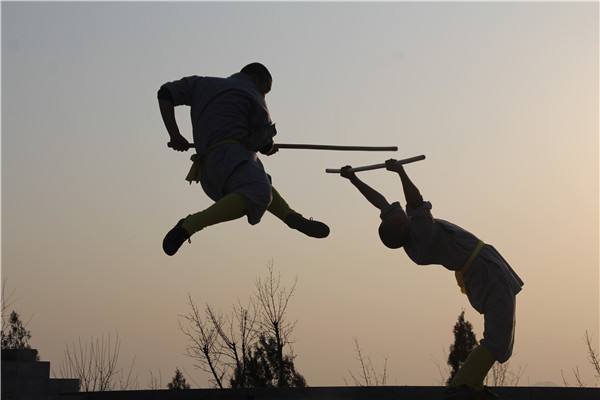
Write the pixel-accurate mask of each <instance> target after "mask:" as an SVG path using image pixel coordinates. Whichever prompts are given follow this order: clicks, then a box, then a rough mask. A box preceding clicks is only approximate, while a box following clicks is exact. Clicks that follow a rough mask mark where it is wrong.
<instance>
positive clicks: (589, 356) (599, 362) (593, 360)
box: [584, 330, 600, 383]
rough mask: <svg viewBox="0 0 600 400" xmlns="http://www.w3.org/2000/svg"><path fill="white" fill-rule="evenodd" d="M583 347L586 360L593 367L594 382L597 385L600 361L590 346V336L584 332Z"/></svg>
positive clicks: (599, 375) (599, 374) (599, 378)
mask: <svg viewBox="0 0 600 400" xmlns="http://www.w3.org/2000/svg"><path fill="white" fill-rule="evenodd" d="M584 340H585V345H586V347H587V352H588V354H587V359H588V361H589V363H590V364H592V366H593V367H594V373H595V375H596V380H597V382H598V383H600V360H599V356H598V351H597V350H596V349H594V346H593V345H592V335H590V334H589V333H588V331H587V330H586V331H585V339H584Z"/></svg>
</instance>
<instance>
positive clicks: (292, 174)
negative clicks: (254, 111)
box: [1, 1, 600, 388]
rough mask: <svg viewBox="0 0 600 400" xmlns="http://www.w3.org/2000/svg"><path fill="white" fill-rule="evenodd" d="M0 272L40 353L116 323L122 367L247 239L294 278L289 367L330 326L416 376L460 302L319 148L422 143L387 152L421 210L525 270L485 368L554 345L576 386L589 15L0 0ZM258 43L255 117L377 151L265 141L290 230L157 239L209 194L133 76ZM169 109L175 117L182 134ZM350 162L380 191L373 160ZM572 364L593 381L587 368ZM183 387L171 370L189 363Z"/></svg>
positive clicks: (594, 278) (594, 167)
mask: <svg viewBox="0 0 600 400" xmlns="http://www.w3.org/2000/svg"><path fill="white" fill-rule="evenodd" d="M1 6H2V279H5V280H6V282H7V288H8V289H10V290H15V297H14V298H15V300H16V301H15V303H14V306H13V308H16V309H17V310H18V311H20V312H21V314H22V317H23V319H24V320H27V321H29V324H28V328H29V329H30V330H31V332H32V334H33V338H32V339H31V345H32V346H33V347H35V348H37V349H38V350H39V352H40V356H41V359H42V360H44V361H50V362H51V363H52V367H53V370H54V371H55V372H56V370H57V367H58V364H59V363H60V362H61V361H62V360H63V358H64V351H65V345H66V344H67V343H73V342H75V341H77V340H78V338H79V337H81V338H82V340H84V341H86V340H88V339H89V338H91V337H99V336H100V335H102V334H103V333H104V334H105V335H106V334H108V333H111V334H113V335H114V332H116V331H118V334H119V338H120V340H121V343H122V344H121V352H120V359H121V360H122V364H123V365H124V366H128V365H129V363H130V362H131V360H132V359H133V357H134V356H135V365H134V368H135V373H136V374H137V376H138V381H139V385H140V387H141V388H144V387H145V386H146V381H147V380H148V377H149V371H153V373H154V374H155V375H156V374H157V373H158V372H159V371H160V373H161V374H162V377H163V384H165V385H166V383H167V382H168V381H169V380H170V378H171V377H172V376H173V375H174V371H175V368H176V367H179V368H180V369H184V370H185V374H186V377H187V378H188V381H189V380H190V379H193V380H194V381H195V382H197V384H198V385H201V386H204V387H205V385H206V375H204V374H203V373H201V372H200V371H198V370H195V369H194V367H193V361H192V360H190V359H189V358H187V357H186V356H185V355H184V352H185V347H186V344H187V340H186V338H185V337H184V335H183V334H182V333H181V332H180V330H179V327H178V320H179V317H178V316H179V315H181V314H186V313H187V312H188V311H189V307H188V304H187V301H188V294H189V295H190V296H191V297H192V298H193V299H194V300H195V301H196V302H197V303H198V304H200V305H202V304H205V303H210V304H211V305H212V306H213V307H214V308H217V309H221V310H222V311H224V312H229V311H230V309H231V306H232V305H233V304H234V303H235V302H236V301H237V299H240V300H241V301H242V302H245V301H246V300H247V299H248V298H249V297H250V296H251V294H252V293H253V292H254V281H255V279H256V278H257V277H261V276H264V274H265V273H266V271H267V267H266V266H267V264H268V263H269V262H271V261H272V262H273V264H274V267H275V269H276V271H279V272H280V273H281V275H282V280H283V282H284V283H286V284H288V285H289V284H291V283H292V282H293V280H294V279H295V278H296V277H297V279H298V283H297V287H296V293H295V296H294V297H293V299H292V303H291V306H290V309H289V312H288V317H289V318H290V319H292V320H297V327H296V329H295V331H294V336H295V338H296V342H295V344H294V351H295V353H296V355H297V358H296V367H297V369H298V371H299V372H300V373H301V374H303V375H304V376H305V378H306V380H307V383H308V384H309V385H310V386H333V385H344V378H346V379H348V378H349V372H348V371H349V370H352V371H354V372H356V371H357V370H358V367H359V365H358V362H357V361H356V360H355V354H354V338H355V337H356V338H357V339H358V341H359V343H360V345H361V347H362V350H363V352H364V353H365V354H367V355H370V356H371V359H372V361H373V363H374V366H375V367H376V368H381V367H382V366H383V360H384V358H387V359H388V366H387V374H388V383H389V384H392V385H438V384H441V378H440V376H439V373H438V365H441V366H442V367H443V366H444V365H445V362H446V360H445V359H446V356H447V353H448V347H449V346H450V344H451V343H452V340H453V336H452V327H453V325H454V323H455V322H456V320H457V317H458V315H459V314H460V312H461V310H462V309H465V310H466V318H467V319H468V320H469V321H470V322H471V323H473V325H474V328H475V333H476V335H477V338H478V339H479V338H481V336H482V330H483V317H482V316H480V315H479V314H477V312H475V311H474V310H473V309H472V308H471V307H470V305H469V303H468V301H467V298H466V296H464V295H461V293H460V292H459V290H458V288H457V286H456V283H455V282H454V276H453V274H452V273H451V272H449V271H447V270H445V269H444V268H443V267H441V266H427V267H418V266H416V265H414V264H412V263H411V261H410V260H409V259H408V257H407V256H406V254H405V253H404V251H402V250H395V251H394V250H389V249H387V248H385V247H384V246H383V245H382V244H381V243H380V242H379V239H378V237H377V231H376V230H377V226H378V212H377V210H376V209H375V208H373V207H372V206H370V205H369V204H368V203H367V202H366V201H365V200H364V199H363V198H362V196H361V195H360V194H359V193H358V192H357V191H356V190H355V189H354V188H353V187H352V186H351V185H350V184H349V183H348V182H347V181H345V180H344V179H342V178H340V177H339V176H336V175H332V174H326V173H325V169H326V168H339V167H341V166H343V165H346V164H352V165H356V166H358V165H364V164H373V163H380V162H383V161H384V160H385V159H387V158H390V157H395V158H404V157H410V156H414V155H418V154H425V155H426V156H427V159H426V160H425V161H421V162H418V163H415V164H412V165H410V166H409V167H407V171H408V173H409V175H410V176H411V177H412V178H413V180H414V182H415V183H416V184H417V186H418V187H419V188H420V190H421V192H422V193H423V195H424V197H425V198H426V199H427V200H430V201H431V202H432V203H433V207H434V208H433V213H434V216H437V217H439V218H443V219H447V220H449V221H452V222H454V223H457V224H458V225H461V226H462V227H464V228H465V229H467V230H470V231H472V232H473V233H475V234H476V235H477V236H479V237H480V238H481V239H483V240H484V241H486V242H487V243H491V244H493V245H494V246H495V247H496V248H497V249H498V250H499V251H500V252H501V253H502V254H503V255H504V257H505V258H506V259H507V260H508V261H509V262H510V264H511V265H512V266H513V268H514V269H515V270H516V271H517V272H518V274H519V275H520V276H521V278H522V279H523V280H524V281H525V286H524V288H523V291H522V292H521V293H520V294H519V295H518V297H517V304H518V307H517V331H516V342H515V349H514V356H513V358H512V359H511V361H510V362H511V369H513V370H515V371H516V370H517V369H518V368H524V369H525V372H524V374H523V376H522V378H521V380H520V382H519V383H520V384H521V385H533V384H536V383H538V382H548V381H551V382H555V383H557V384H561V385H562V378H561V370H563V371H564V373H565V376H566V377H567V379H568V380H569V381H570V382H571V383H572V384H575V379H574V378H573V375H572V372H571V371H572V368H574V367H576V366H578V367H579V371H580V373H581V375H582V377H583V378H584V380H586V381H587V383H588V384H589V385H591V384H593V383H594V382H595V381H594V376H593V372H592V369H591V366H589V364H588V363H587V361H586V348H585V343H584V341H583V337H584V334H585V331H586V330H587V331H588V332H589V333H590V334H592V335H593V338H594V341H595V344H596V349H598V348H599V347H600V346H598V337H599V329H598V328H599V296H598V293H599V273H598V271H599V251H598V250H599V249H598V247H599V246H598V243H599V236H598V225H599V213H598V211H599V210H598V209H599V197H598V186H599V185H598V178H599V176H598V165H599V164H598V153H599V146H598V134H599V128H598V127H599V118H598V110H599V101H598V92H599V80H598V70H599V63H598V59H599V57H598V54H599V50H598V49H599V46H598V42H599V40H598V19H599V12H598V11H599V9H598V3H597V2H586V3H578V4H573V3H559V2H552V3H518V2H509V3H487V2H484V3H474V2H464V3H444V2H435V3H421V2H414V3H409V2H384V3H319V2H307V3H302V2H300V3H285V2H284V3H280V2H267V3H256V2H250V3H223V2H183V3H158V2H128V3H119V2H106V3H90V2H64V3H52V2H4V1H3V2H2V4H1ZM253 61H260V62H262V63H264V64H265V65H266V66H267V67H268V68H269V69H270V71H271V73H272V75H273V77H274V83H273V90H272V92H271V93H270V94H269V95H268V96H267V102H268V104H269V108H270V111H271V115H272V118H273V120H274V121H275V122H276V123H277V128H278V132H279V134H278V136H277V139H278V140H279V141H280V142H284V143H285V142H287V143H321V144H348V145H374V146H391V145H397V146H399V148H400V150H399V151H398V152H396V153H348V152H319V151H300V150H281V151H280V152H279V153H277V154H276V155H274V156H272V157H262V160H263V163H264V164H265V167H266V169H267V170H268V172H269V173H270V174H271V175H272V177H273V182H274V185H275V186H276V187H277V188H278V190H279V191H280V192H281V193H282V195H283V196H284V197H285V198H286V199H287V200H288V202H289V203H290V204H291V206H292V207H293V208H295V209H296V210H297V211H299V212H301V213H303V214H304V215H305V216H307V217H314V218H315V219H319V220H322V221H325V222H327V223H328V224H329V226H330V227H331V235H330V236H329V237H328V238H327V239H324V240H316V239H311V238H307V237H305V236H303V235H302V234H300V233H298V232H296V231H292V230H290V229H289V228H287V227H286V226H285V225H284V224H282V223H281V222H280V221H279V220H277V219H276V218H274V217H273V216H272V215H265V217H264V219H263V221H262V222H261V223H260V224H258V225H256V226H250V225H248V224H247V222H246V221H245V219H241V220H237V221H234V222H230V223H226V224H221V225H218V226H215V227H212V228H209V229H206V230H204V231H202V232H200V233H199V234H197V235H195V236H194V237H193V238H192V243H191V245H190V244H188V243H186V244H184V246H183V247H182V249H181V250H180V251H179V253H178V254H177V255H176V256H174V257H168V256H166V255H165V254H164V253H163V251H162V248H161V242H162V238H163V236H164V235H165V234H166V232H167V231H168V230H169V229H170V228H171V227H172V226H173V225H174V224H175V223H176V222H177V221H178V220H179V219H180V218H182V217H183V216H185V215H187V214H189V213H192V212H196V211H199V210H201V209H203V208H206V207H207V206H208V205H210V204H211V201H210V200H209V199H208V198H207V197H206V196H205V195H204V193H203V192H202V189H201V188H200V186H199V185H192V186H190V185H188V183H187V182H185V181H184V177H185V174H186V173H187V170H188V167H189V164H190V163H189V156H190V155H191V154H182V153H176V152H174V151H171V150H169V149H168V148H167V147H166V143H167V140H168V136H167V133H166V131H165V129H164V126H163V123H162V120H161V118H160V114H159V111H158V105H157V101H156V92H157V90H158V88H159V87H160V85H161V84H163V83H164V82H167V81H171V80H175V79H179V78H181V77H184V76H188V75H194V74H195V75H211V76H228V75H230V74H232V73H234V72H237V71H239V69H240V68H241V67H243V66H244V65H246V64H247V63H249V62H253ZM188 113H189V110H188V109H186V108H184V107H180V108H178V110H177V116H178V119H179V122H180V127H181V128H182V132H183V133H184V135H187V137H188V138H190V139H191V131H190V124H189V121H188V115H189V114H188ZM361 177H362V178H363V179H364V180H365V181H366V182H367V183H369V184H371V185H373V186H374V187H375V188H376V189H378V190H380V191H381V192H382V193H383V194H384V195H386V196H387V197H388V200H396V199H398V200H402V201H403V197H402V192H401V186H400V183H399V180H398V178H397V176H395V175H394V174H392V173H389V172H386V171H383V170H378V171H369V172H363V173H361ZM596 382H597V381H596ZM194 386H196V385H194Z"/></svg>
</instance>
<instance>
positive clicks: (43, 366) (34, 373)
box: [2, 361, 50, 380]
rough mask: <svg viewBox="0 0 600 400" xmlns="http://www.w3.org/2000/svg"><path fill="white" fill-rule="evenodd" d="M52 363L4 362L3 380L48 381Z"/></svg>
mask: <svg viewBox="0 0 600 400" xmlns="http://www.w3.org/2000/svg"><path fill="white" fill-rule="evenodd" d="M49 377H50V363H49V362H42V361H37V362H36V361H2V380H5V379H17V378H23V379H39V380H43V379H48V378H49Z"/></svg>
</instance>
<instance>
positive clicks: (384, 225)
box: [379, 202, 410, 249]
mask: <svg viewBox="0 0 600 400" xmlns="http://www.w3.org/2000/svg"><path fill="white" fill-rule="evenodd" d="M409 228H410V219H409V218H408V216H407V215H406V213H405V212H404V210H403V209H402V207H401V206H400V203H398V202H395V203H392V204H390V205H389V206H388V207H387V208H386V209H385V210H383V211H382V212H381V224H380V225H379V238H380V239H381V242H382V243H383V244H384V245H385V246H386V247H388V248H390V249H399V248H400V247H402V246H404V245H405V244H406V242H408V239H409Z"/></svg>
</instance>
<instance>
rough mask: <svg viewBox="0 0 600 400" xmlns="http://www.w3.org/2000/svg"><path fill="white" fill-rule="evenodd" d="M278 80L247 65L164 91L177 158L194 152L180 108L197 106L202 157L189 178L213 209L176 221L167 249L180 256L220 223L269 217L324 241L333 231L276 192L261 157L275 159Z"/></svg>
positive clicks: (163, 108) (195, 125)
mask: <svg viewBox="0 0 600 400" xmlns="http://www.w3.org/2000/svg"><path fill="white" fill-rule="evenodd" d="M271 84H272V78H271V74H270V73H269V71H268V70H267V68H266V67H265V66H264V65H262V64H259V63H252V64H248V65H247V66H245V67H244V68H242V70H241V71H240V72H238V73H235V74H233V75H231V76H230V77H228V78H216V77H201V76H189V77H186V78H182V79H180V80H177V81H173V82H168V83H165V84H164V85H162V86H161V88H160V90H159V91H158V103H159V108H160V113H161V116H162V119H163V121H164V123H165V127H166V129H167V132H168V133H169V137H170V142H169V146H170V147H171V148H172V149H173V150H175V151H185V150H187V149H188V148H189V147H190V143H189V142H188V140H187V139H186V138H185V137H184V136H183V135H182V134H181V133H180V132H179V127H178V125H177V121H176V118H175V107H176V106H179V105H187V106H190V107H191V120H192V131H193V138H194V147H195V150H196V154H194V155H193V156H192V161H193V162H194V164H193V167H192V169H191V170H190V173H189V174H188V177H187V178H186V179H188V180H189V181H190V183H191V182H192V181H196V182H200V183H201V185H202V188H203V190H204V192H205V193H206V194H207V195H208V196H209V197H210V198H211V199H212V200H213V201H215V203H214V204H213V205H212V206H210V207H208V208H207V209H205V210H203V211H200V212H198V213H195V214H190V215H188V216H187V217H185V218H182V219H180V220H179V222H177V224H176V225H175V227H174V228H172V229H171V230H170V231H169V232H168V233H167V235H166V236H165V238H164V240H163V250H164V251H165V253H167V254H168V255H170V256H172V255H174V254H175V253H176V252H177V250H179V248H180V247H181V245H182V244H183V243H184V242H185V241H186V240H189V239H190V237H191V236H192V235H193V234H194V233H196V232H198V231H200V230H202V229H204V228H206V227H208V226H210V225H214V224H218V223H220V222H225V221H231V220H234V219H238V218H241V217H242V216H244V215H245V216H246V217H247V219H248V222H249V223H250V224H251V225H255V224H257V223H258V222H260V220H261V218H262V216H263V214H264V213H265V211H267V210H268V211H269V212H271V213H272V214H273V215H275V216H276V217H278V218H279V219H281V220H282V221H283V222H285V223H286V224H287V225H288V226H289V227H290V228H292V229H296V230H298V231H300V232H302V233H304V234H305V235H308V236H311V237H315V238H324V237H327V236H328V235H329V227H328V226H327V225H325V224H324V223H322V222H319V221H314V220H312V219H306V218H304V217H303V216H302V215H301V214H299V213H297V212H295V211H294V210H293V209H292V208H290V206H289V205H288V204H287V202H286V201H285V200H284V199H283V198H282V197H281V195H280V194H279V193H278V192H277V190H275V188H274V187H273V186H272V185H271V177H270V176H269V175H268V174H267V173H266V172H265V170H264V167H263V165H262V163H261V161H260V160H259V158H258V154H257V152H260V153H262V154H265V155H272V154H274V153H276V152H277V148H276V146H275V145H274V142H273V136H275V134H276V130H275V125H274V124H273V122H272V121H271V117H270V115H269V110H268V108H267V104H266V102H265V96H266V94H267V93H269V91H270V90H271Z"/></svg>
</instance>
